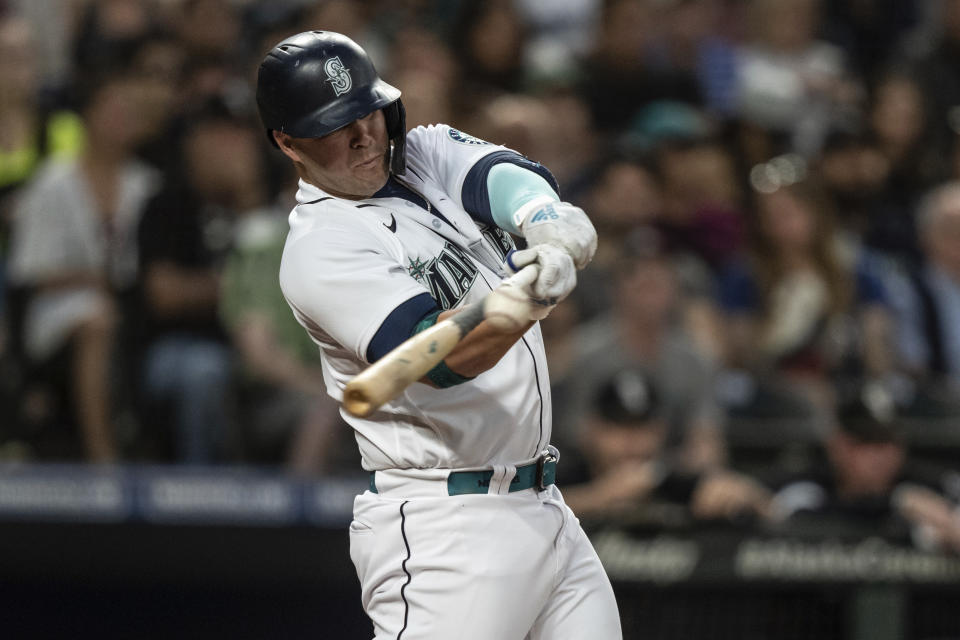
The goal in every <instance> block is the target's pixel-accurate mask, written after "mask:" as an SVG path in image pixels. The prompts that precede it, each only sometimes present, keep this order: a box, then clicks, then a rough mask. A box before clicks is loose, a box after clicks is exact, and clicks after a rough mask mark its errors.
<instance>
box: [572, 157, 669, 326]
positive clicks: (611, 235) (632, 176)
mask: <svg viewBox="0 0 960 640" xmlns="http://www.w3.org/2000/svg"><path fill="white" fill-rule="evenodd" d="M588 181H589V187H587V191H586V193H584V194H583V196H582V197H583V200H584V202H585V207H586V209H587V210H589V211H590V219H591V221H592V222H593V224H594V226H595V227H596V228H597V235H598V236H599V238H600V243H599V245H598V246H597V253H596V255H595V256H594V258H593V261H592V262H591V263H590V265H588V266H587V268H586V269H584V270H583V271H581V272H580V273H579V274H578V276H577V278H578V280H579V281H580V283H581V285H580V286H579V287H577V289H575V290H574V293H573V296H574V299H575V300H576V301H577V306H578V307H579V308H580V315H581V318H582V319H583V320H588V319H591V318H594V317H595V316H597V315H598V314H600V313H605V312H607V311H608V310H609V309H610V305H611V303H612V300H613V281H614V273H615V271H616V269H617V263H618V262H619V260H620V258H621V256H622V253H623V250H624V247H625V244H624V242H623V241H622V240H623V239H624V238H626V237H627V236H628V235H629V234H630V232H631V231H632V230H633V229H635V228H637V227H641V226H651V225H652V224H653V223H654V222H655V221H656V219H657V218H658V217H659V216H660V214H661V211H662V207H663V194H662V191H661V189H660V185H659V184H658V183H657V180H656V177H655V176H654V174H653V171H652V170H651V169H650V168H649V167H647V166H645V165H643V164H641V163H639V162H634V161H632V160H628V159H625V158H620V157H612V158H610V159H609V160H607V161H606V162H604V163H602V164H601V165H599V166H597V167H595V168H594V175H593V176H591V177H590V178H589V180H588ZM571 197H573V196H571ZM605 240H609V241H605Z"/></svg>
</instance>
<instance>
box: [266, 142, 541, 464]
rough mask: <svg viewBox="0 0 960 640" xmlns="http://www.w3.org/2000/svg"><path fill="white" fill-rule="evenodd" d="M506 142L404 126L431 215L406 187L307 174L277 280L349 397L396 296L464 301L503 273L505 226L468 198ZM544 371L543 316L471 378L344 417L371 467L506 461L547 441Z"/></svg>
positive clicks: (410, 180)
mask: <svg viewBox="0 0 960 640" xmlns="http://www.w3.org/2000/svg"><path fill="white" fill-rule="evenodd" d="M503 151H505V149H504V148H503V147H500V146H497V145H492V144H489V143H484V142H483V141H481V140H478V139H477V138H473V137H472V136H468V135H467V134H465V133H462V132H460V131H456V130H453V129H451V128H450V127H447V126H445V125H438V126H431V127H418V128H417V129H414V130H412V131H410V132H409V133H408V134H407V171H406V173H405V174H404V175H402V176H400V177H399V179H400V180H401V181H402V183H403V184H405V185H406V186H407V187H409V188H410V189H411V190H412V191H413V192H415V193H417V194H420V195H421V196H422V197H423V198H424V199H425V201H426V202H428V203H429V207H428V208H429V211H428V210H427V209H425V208H423V207H422V206H420V205H418V204H415V203H414V202H411V201H409V200H407V199H405V198H402V197H374V198H368V199H366V200H346V199H341V198H336V197H333V196H331V195H329V194H327V193H325V192H323V191H322V190H320V189H319V188H317V187H315V186H314V185H311V184H309V183H306V182H304V181H301V182H300V189H299V191H298V192H297V201H298V202H299V204H298V205H297V206H296V207H295V208H294V209H293V211H292V213H291V214H290V233H289V236H288V238H287V243H286V246H285V248H284V255H283V261H282V264H281V268H280V285H281V288H282V289H283V292H284V295H285V297H286V298H287V301H288V303H289V304H290V307H291V308H292V309H293V312H294V314H295V315H296V317H297V319H298V320H299V322H300V323H301V324H302V325H303V326H304V327H305V328H306V329H307V331H308V332H309V334H310V336H311V337H312V338H313V340H314V341H315V342H316V343H317V345H318V346H319V348H320V351H321V356H322V366H323V371H324V379H325V382H326V385H327V391H328V393H329V394H330V395H331V396H333V397H334V398H336V399H338V400H342V394H343V388H344V386H345V385H346V383H347V382H349V380H350V379H352V378H353V376H355V375H356V374H358V373H359V372H360V371H362V370H363V369H364V368H366V366H367V362H366V353H367V348H368V347H369V345H370V341H371V340H372V338H373V337H374V335H375V334H376V333H377V331H378V330H379V329H380V327H381V325H383V323H384V320H386V319H387V317H388V316H390V314H391V313H392V312H393V311H394V310H395V309H396V308H397V307H398V306H400V305H401V304H403V303H404V302H407V301H408V300H411V299H412V298H414V297H416V296H420V295H422V294H424V293H427V294H429V295H430V296H431V298H432V299H433V300H434V301H435V303H436V306H437V307H439V308H440V309H453V308H457V307H461V306H463V305H465V304H470V303H473V302H477V301H479V300H481V299H482V298H483V297H484V296H485V295H486V294H487V293H489V292H490V291H491V290H492V289H493V288H495V287H496V286H497V285H498V284H499V283H500V281H501V280H502V279H503V278H504V277H505V276H506V275H507V273H506V272H505V271H504V267H503V260H504V257H505V255H506V253H507V251H509V250H510V249H511V248H512V246H513V242H512V239H511V238H510V236H509V234H507V233H506V232H504V231H503V230H501V229H499V228H496V227H488V226H485V225H483V224H480V223H478V222H476V221H474V220H473V219H472V218H471V217H470V215H469V214H468V213H467V212H466V211H465V210H464V209H463V203H462V201H461V194H462V190H463V185H464V181H465V180H466V177H467V174H468V173H469V171H470V169H471V167H473V165H474V164H475V163H476V162H477V161H479V160H480V159H481V158H483V157H484V156H486V155H488V154H490V153H494V152H503ZM483 188H486V187H485V185H484V186H483ZM548 380H549V378H548V376H547V370H546V357H545V354H544V349H543V339H542V336H541V333H540V328H539V325H536V326H534V327H533V328H532V329H531V330H530V331H528V332H527V334H526V335H525V336H524V338H523V339H522V340H518V341H517V342H516V343H515V344H514V345H513V346H512V347H511V348H510V350H509V351H507V353H506V354H505V355H504V357H503V358H502V359H501V360H500V362H498V363H497V364H496V365H495V366H494V367H493V368H491V369H489V370H488V371H485V372H483V373H481V374H480V375H479V376H477V377H476V378H474V379H472V380H470V381H468V382H466V383H463V384H461V385H458V386H454V387H449V388H446V389H435V388H433V387H430V386H428V385H425V384H419V383H416V384H413V385H411V386H410V387H409V388H408V389H407V390H406V391H405V392H404V393H403V394H401V395H400V396H399V397H398V398H396V399H395V400H393V401H391V402H390V403H388V404H386V405H384V407H383V408H382V409H381V410H380V411H379V412H377V413H375V414H374V415H373V416H371V417H369V418H365V419H364V418H357V417H355V416H351V415H349V414H348V413H346V412H345V411H341V413H342V415H343V416H344V419H345V420H346V421H347V422H348V423H349V424H350V425H351V426H352V427H353V428H354V430H355V432H356V437H357V442H358V445H359V447H360V453H361V457H362V459H363V466H364V468H365V469H371V470H372V469H388V468H400V469H403V468H434V467H437V468H468V467H482V466H489V465H491V464H511V463H514V462H516V461H518V460H525V459H528V458H531V457H532V456H534V455H535V454H537V453H538V452H539V451H540V450H541V449H542V448H543V447H544V446H545V445H546V444H547V443H548V442H549V441H550V430H551V428H550V425H551V419H552V416H551V410H550V390H549V382H548Z"/></svg>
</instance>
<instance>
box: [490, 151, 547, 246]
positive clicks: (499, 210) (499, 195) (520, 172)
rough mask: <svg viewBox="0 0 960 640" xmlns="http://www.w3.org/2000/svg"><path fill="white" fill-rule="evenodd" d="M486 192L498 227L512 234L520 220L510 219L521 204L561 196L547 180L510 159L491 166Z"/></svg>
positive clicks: (516, 230) (517, 227) (518, 229)
mask: <svg viewBox="0 0 960 640" xmlns="http://www.w3.org/2000/svg"><path fill="white" fill-rule="evenodd" d="M487 193H488V194H489V196H490V213H491V214H492V215H493V221H494V222H496V223H497V226H498V227H500V228H501V229H504V230H506V231H509V232H510V233H512V234H514V235H521V233H520V228H519V221H516V220H514V219H513V214H514V212H515V211H517V210H518V209H519V208H520V207H522V206H523V205H525V204H527V203H528V202H530V201H531V200H533V199H534V198H542V197H544V196H546V197H549V198H551V199H552V200H553V201H554V202H558V201H559V200H560V196H558V195H557V192H556V191H554V190H553V188H552V187H551V186H550V183H549V182H547V181H546V180H544V179H543V178H542V177H540V176H539V175H537V174H536V173H534V172H533V171H529V170H527V169H524V168H523V167H518V166H517V165H515V164H512V163H509V162H502V163H500V164H497V165H495V166H494V167H492V168H491V169H490V173H489V174H488V175H487Z"/></svg>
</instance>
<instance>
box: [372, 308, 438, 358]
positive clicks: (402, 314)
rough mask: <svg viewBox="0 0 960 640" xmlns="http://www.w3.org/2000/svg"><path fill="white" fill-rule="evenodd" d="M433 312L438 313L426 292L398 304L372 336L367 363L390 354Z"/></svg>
mask: <svg viewBox="0 0 960 640" xmlns="http://www.w3.org/2000/svg"><path fill="white" fill-rule="evenodd" d="M434 311H436V312H438V313H439V310H438V309H437V303H436V301H435V300H434V299H433V297H432V296H431V295H430V294H429V293H426V292H424V293H420V294H418V295H415V296H414V297H412V298H410V299H409V300H407V301H406V302H404V303H402V304H400V305H399V306H398V307H397V308H396V309H394V310H393V311H391V312H390V315H388V316H387V319H386V320H384V321H383V323H382V324H381V325H380V328H379V329H377V332H376V333H375V334H373V339H371V340H370V344H369V345H368V346H367V362H369V363H371V364H372V363H374V362H376V361H377V360H379V359H380V358H382V357H383V356H385V355H387V354H388V353H390V351H392V350H393V348H394V347H396V346H398V345H399V344H400V343H401V342H403V341H404V340H406V339H407V338H409V337H410V336H411V335H413V333H414V328H415V327H416V326H417V323H419V322H420V321H421V320H422V319H423V318H424V316H426V315H427V314H430V313H433V312H434Z"/></svg>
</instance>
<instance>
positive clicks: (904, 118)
mask: <svg viewBox="0 0 960 640" xmlns="http://www.w3.org/2000/svg"><path fill="white" fill-rule="evenodd" d="M872 93H873V95H872V99H871V102H870V110H869V114H868V116H869V132H870V136H871V138H872V140H871V142H872V144H871V146H872V147H873V148H874V149H876V150H877V151H879V152H880V154H881V155H882V158H883V160H884V161H885V163H886V165H887V170H886V175H885V177H884V180H883V183H882V186H881V189H880V192H879V193H878V194H877V197H875V198H874V199H873V201H872V202H871V207H870V211H869V214H868V216H867V225H866V226H865V228H864V229H863V241H864V244H866V245H868V246H870V247H871V248H873V249H875V250H878V251H882V252H884V253H886V254H888V255H890V256H891V257H893V258H897V259H899V260H900V261H901V262H910V261H916V260H917V259H918V258H919V255H920V249H919V246H918V244H917V236H916V228H915V225H914V221H913V212H914V209H915V208H916V205H917V203H918V202H919V200H920V197H921V196H922V195H923V192H924V191H925V190H926V189H927V188H929V187H930V186H931V185H932V184H933V183H934V181H935V179H936V178H937V177H938V175H939V173H940V172H942V171H943V158H942V157H940V158H937V157H936V156H935V155H934V154H933V153H932V151H933V150H934V149H935V148H936V145H933V144H931V140H930V136H929V135H928V132H927V125H926V122H927V107H926V104H925V98H924V96H923V94H922V92H921V88H920V85H919V84H918V82H917V80H916V79H915V78H913V77H912V76H910V75H908V74H907V73H904V72H902V71H891V72H888V73H887V74H886V75H884V76H883V78H881V80H880V82H878V83H877V85H876V87H875V88H874V90H873V92H872Z"/></svg>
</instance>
